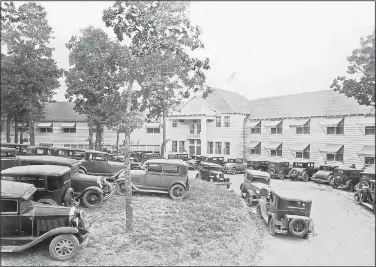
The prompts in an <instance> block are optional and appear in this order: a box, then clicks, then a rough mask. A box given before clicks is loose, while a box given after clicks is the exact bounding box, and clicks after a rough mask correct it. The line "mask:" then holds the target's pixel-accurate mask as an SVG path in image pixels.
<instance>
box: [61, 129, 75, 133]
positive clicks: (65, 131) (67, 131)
mask: <svg viewBox="0 0 376 267" xmlns="http://www.w3.org/2000/svg"><path fill="white" fill-rule="evenodd" d="M63 132H64V133H75V132H76V128H63Z"/></svg>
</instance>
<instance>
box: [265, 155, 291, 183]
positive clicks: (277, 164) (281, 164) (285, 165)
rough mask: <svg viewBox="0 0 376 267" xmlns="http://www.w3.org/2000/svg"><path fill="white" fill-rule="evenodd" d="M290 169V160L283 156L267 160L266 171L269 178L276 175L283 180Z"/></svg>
mask: <svg viewBox="0 0 376 267" xmlns="http://www.w3.org/2000/svg"><path fill="white" fill-rule="evenodd" d="M290 170H291V166H290V162H289V161H288V160H286V159H283V158H275V159H269V161H268V173H269V174H270V177H271V178H276V177H278V178H279V179H281V180H283V179H284V178H285V177H286V176H288V175H289V173H290Z"/></svg>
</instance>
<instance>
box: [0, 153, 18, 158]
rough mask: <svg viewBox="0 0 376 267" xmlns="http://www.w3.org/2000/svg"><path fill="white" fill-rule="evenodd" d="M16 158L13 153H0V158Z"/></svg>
mask: <svg viewBox="0 0 376 267" xmlns="http://www.w3.org/2000/svg"><path fill="white" fill-rule="evenodd" d="M15 156H16V153H15V152H1V157H2V158H14V157H15Z"/></svg>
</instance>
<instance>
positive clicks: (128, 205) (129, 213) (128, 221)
mask: <svg viewBox="0 0 376 267" xmlns="http://www.w3.org/2000/svg"><path fill="white" fill-rule="evenodd" d="M133 82H134V80H130V81H129V84H128V87H127V104H126V105H127V109H126V114H127V116H129V114H130V112H131V105H132V87H133ZM131 133H132V129H131V126H130V125H129V124H128V125H127V126H126V129H125V139H124V153H125V154H124V157H125V163H124V165H125V166H124V167H125V168H124V171H125V187H126V196H125V210H126V215H125V230H126V231H127V232H132V231H133V207H132V180H131V174H130V169H131V168H130V166H131V151H130V144H131Z"/></svg>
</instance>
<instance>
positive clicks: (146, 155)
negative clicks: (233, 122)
mask: <svg viewBox="0 0 376 267" xmlns="http://www.w3.org/2000/svg"><path fill="white" fill-rule="evenodd" d="M160 158H161V154H160V153H155V152H152V153H149V152H147V153H144V154H142V160H141V162H142V163H145V162H146V161H147V160H149V159H160Z"/></svg>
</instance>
